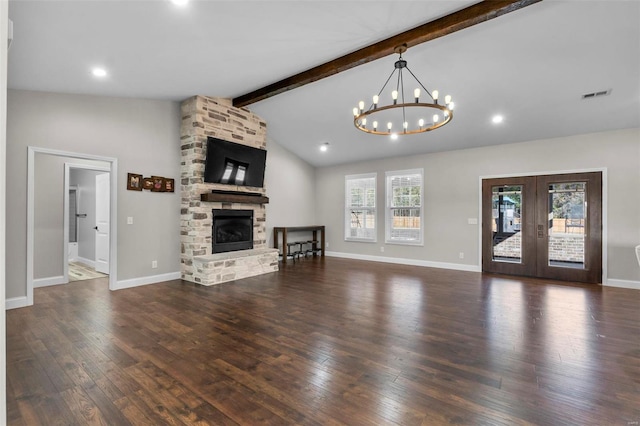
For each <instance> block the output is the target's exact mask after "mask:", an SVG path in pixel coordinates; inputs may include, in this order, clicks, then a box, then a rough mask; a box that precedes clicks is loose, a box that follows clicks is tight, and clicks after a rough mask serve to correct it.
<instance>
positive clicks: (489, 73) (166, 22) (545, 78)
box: [9, 0, 640, 166]
mask: <svg viewBox="0 0 640 426" xmlns="http://www.w3.org/2000/svg"><path fill="white" fill-rule="evenodd" d="M474 3H476V2H474V1H451V0H449V1H424V0H423V1H365V0H359V1H340V2H338V1H331V0H324V1H320V0H318V1H312V0H309V1H271V0H256V1H242V0H240V1H238V0H236V1H191V2H190V3H188V4H187V6H186V7H177V6H175V5H174V4H172V3H171V2H169V1H167V0H158V1H115V0H105V1H51V0H48V1H25V0H18V1H10V3H9V17H10V19H12V21H13V23H14V42H13V43H12V45H11V50H10V52H9V87H10V88H13V89H26V90H38V91H48V92H61V93H79V94H92V95H101V96H121V97H136V98H149V99H166V100H176V101H180V100H183V99H185V98H188V97H190V96H192V95H195V94H204V95H211V96H219V97H228V98H235V97H238V96H240V95H243V94H245V93H247V92H250V91H252V90H255V89H258V88H260V87H263V86H266V85H268V84H270V83H273V82H275V81H278V80H281V79H283V78H286V77H289V76H291V75H293V74H296V73H299V72H302V71H304V70H307V69H309V68H312V67H314V66H317V65H319V64H322V63H324V62H327V61H329V60H332V59H334V58H337V57H339V56H342V55H345V54H348V53H350V52H353V51H355V50H357V49H360V48H362V47H364V46H367V45H370V44H372V43H375V42H377V41H380V40H383V39H386V38H388V37H390V36H392V35H394V34H397V33H400V32H402V31H405V30H408V29H410V28H413V27H416V26H418V25H420V24H423V23H425V22H428V21H432V20H434V19H437V18H439V17H442V16H445V15H447V14H450V13H452V12H454V11H456V10H460V9H463V8H465V7H467V6H469V5H472V4H474ZM404 58H405V59H406V60H407V61H408V62H409V65H410V67H411V70H412V71H413V72H414V73H415V74H416V75H417V76H418V78H419V79H420V80H421V81H422V83H424V84H425V85H426V86H427V87H428V88H430V89H433V88H437V89H439V90H440V92H441V93H442V94H445V93H449V94H451V95H452V96H453V97H454V99H455V101H456V110H455V115H454V119H453V121H452V122H451V123H450V124H448V125H447V126H445V127H443V128H441V129H438V130H436V131H433V132H429V133H426V134H420V135H412V136H406V137H401V138H399V139H398V140H397V141H395V142H394V141H391V140H390V139H389V138H388V137H384V136H373V135H368V134H364V133H362V132H359V131H358V130H356V129H355V128H354V126H353V123H352V113H351V110H352V108H353V107H354V106H355V105H356V104H357V102H358V101H359V100H368V99H370V97H371V95H373V94H375V92H377V90H378V89H379V88H380V87H381V85H382V83H384V80H385V79H386V77H387V76H388V74H389V73H390V72H391V70H392V68H393V62H394V61H395V60H396V57H394V56H388V57H385V58H381V59H378V60H375V61H372V62H370V63H367V64H365V65H361V66H358V67H355V68H353V69H350V70H348V71H344V72H342V73H339V74H337V75H334V76H331V77H328V78H326V79H323V80H319V81H316V82H314V83H311V84H308V85H305V86H303V87H299V88H296V89H294V90H291V91H287V92H285V93H281V94H278V95H277V96H274V97H271V98H268V99H265V100H262V101H260V102H257V103H254V104H251V105H249V106H248V107H249V108H250V109H251V110H252V111H254V112H256V113H257V114H259V115H261V116H262V117H263V118H264V119H265V120H266V121H267V123H268V135H269V138H270V139H273V140H275V141H277V142H278V143H279V144H281V145H283V146H284V147H286V148H287V149H289V150H290V151H292V152H294V153H295V154H297V155H298V156H300V157H301V158H303V159H304V160H306V161H308V162H309V163H311V164H313V165H315V166H324V165H331V164H337V163H344V162H354V161H361V160H367V159H375V158H384V157H391V156H399V155H412V154H417V153H426V152H438V151H444V150H452V149H463V148H469V147H478V146H484V145H495V144H504V143H511V142H518V141H527V140H537V139H543V138H551V137H560V136H567V135H572V134H580V133H591V132H599V131H606V130H613V129H622V128H630V127H640V79H639V78H638V76H639V75H640V2H639V1H635V0H634V1H604V0H603V1H582V2H578V1H570V0H569V1H561V0H544V1H542V2H540V3H536V4H533V5H530V6H527V7H525V8H523V9H521V10H518V11H515V12H512V13H509V14H506V15H504V16H501V17H498V18H496V19H493V20H490V21H488V22H484V23H481V24H478V25H475V26H473V27H470V28H467V29H464V30H461V31H458V32H455V33H453V34H450V35H447V36H445V37H442V38H439V39H436V40H432V41H429V42H427V43H424V44H420V45H418V46H415V47H412V48H410V49H409V50H408V51H407V52H406V53H405V54H404ZM94 66H102V67H105V68H106V69H107V71H108V76H107V77H106V78H103V79H100V80H98V79H96V78H95V77H93V76H92V75H91V68H92V67H94ZM606 90H611V93H610V94H609V95H607V96H600V97H595V98H591V99H588V100H583V99H582V95H584V94H587V93H592V92H598V91H606ZM494 114H502V115H503V116H504V122H503V123H502V124H500V125H495V124H493V123H492V122H491V117H492V116H493V115H494ZM327 142H328V143H329V144H330V145H329V148H330V149H329V150H328V151H327V152H324V153H321V152H320V151H319V146H320V145H321V144H323V143H327ZM604 142H605V141H603V143H604Z"/></svg>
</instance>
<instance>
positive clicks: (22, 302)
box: [4, 296, 29, 310]
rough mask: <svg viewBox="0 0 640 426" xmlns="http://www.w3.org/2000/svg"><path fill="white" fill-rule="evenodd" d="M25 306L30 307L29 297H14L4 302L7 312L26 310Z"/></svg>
mask: <svg viewBox="0 0 640 426" xmlns="http://www.w3.org/2000/svg"><path fill="white" fill-rule="evenodd" d="M25 306H29V303H28V301H27V297H26V296H22V297H12V298H10V299H6V300H5V301H4V309H5V310H9V309H17V308H24V307H25Z"/></svg>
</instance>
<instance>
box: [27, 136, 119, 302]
mask: <svg viewBox="0 0 640 426" xmlns="http://www.w3.org/2000/svg"><path fill="white" fill-rule="evenodd" d="M36 155H38V156H50V157H55V158H58V159H60V160H61V161H63V162H64V161H65V160H67V161H69V160H74V159H79V160H83V161H85V160H86V161H89V162H90V161H97V162H100V163H103V162H104V163H107V169H108V171H109V182H110V188H111V191H110V200H109V215H110V217H111V218H112V220H111V226H110V233H109V259H110V262H109V289H110V290H115V289H116V288H117V257H118V256H117V247H118V244H117V220H115V218H116V212H117V209H118V207H117V196H116V188H117V187H118V185H117V183H118V182H117V176H118V160H117V159H116V158H113V157H103V156H99V155H93V154H82V153H75V152H69V151H59V150H54V149H48V148H38V147H33V146H29V147H28V148H27V303H26V305H27V306H31V305H33V293H34V292H33V289H34V287H35V285H34V283H35V281H36V277H35V266H36V265H34V258H35V253H34V252H35V250H36V247H37V246H39V244H38V243H37V242H36V236H37V233H36V230H35V228H36V207H35V206H36V195H35V193H36V190H35V189H36V167H35V165H36ZM60 169H62V167H60V168H59V169H58V170H60ZM56 182H60V179H59V180H57V181H55V182H54V183H56ZM54 186H56V187H58V188H60V191H61V192H62V193H63V194H66V195H64V196H65V197H66V196H68V191H65V190H64V189H63V188H64V185H62V182H60V184H56V185H54ZM60 198H62V197H60ZM60 198H58V200H59V199H60ZM58 202H59V201H58ZM66 204H67V202H66V200H65V202H64V205H66ZM62 216H63V218H61V221H64V226H65V227H67V226H68V217H69V216H68V215H62ZM58 223H59V222H58ZM55 229H56V230H57V229H60V227H59V225H58V226H57V227H56V228H55ZM56 232H57V231H56ZM60 240H61V242H60V244H59V246H58V245H57V244H56V247H62V250H60V249H56V248H55V247H54V250H57V251H60V252H61V253H60V255H59V256H58V255H57V251H56V256H55V257H54V256H50V257H51V259H50V260H49V263H50V265H49V266H51V265H52V267H58V268H59V267H60V263H61V261H62V258H63V256H64V254H67V253H68V238H66V234H65V233H63V231H62V230H60ZM40 258H42V256H41V257H40ZM62 263H63V262H62ZM63 264H64V263H63ZM54 278H55V279H56V281H57V282H56V283H55V284H62V282H63V280H62V279H63V275H62V274H60V276H59V277H58V276H55V277H54ZM53 284H54V283H50V284H49V285H53Z"/></svg>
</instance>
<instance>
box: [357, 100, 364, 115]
mask: <svg viewBox="0 0 640 426" xmlns="http://www.w3.org/2000/svg"><path fill="white" fill-rule="evenodd" d="M358 108H360V113H361V114H362V111H363V110H364V101H360V102H358Z"/></svg>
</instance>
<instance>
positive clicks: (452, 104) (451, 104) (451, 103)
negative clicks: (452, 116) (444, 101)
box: [449, 101, 456, 111]
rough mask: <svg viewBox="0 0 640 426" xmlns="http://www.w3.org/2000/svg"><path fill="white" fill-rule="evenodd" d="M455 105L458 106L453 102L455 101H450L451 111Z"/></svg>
mask: <svg viewBox="0 0 640 426" xmlns="http://www.w3.org/2000/svg"><path fill="white" fill-rule="evenodd" d="M455 106H456V105H455V104H454V103H453V101H451V102H449V109H450V110H451V111H453V108H454V107H455Z"/></svg>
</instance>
